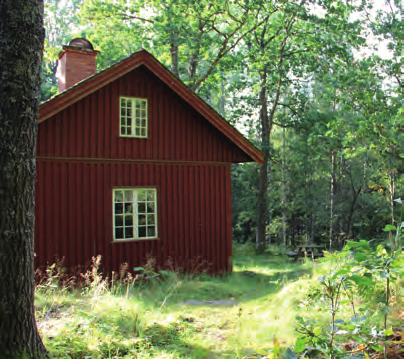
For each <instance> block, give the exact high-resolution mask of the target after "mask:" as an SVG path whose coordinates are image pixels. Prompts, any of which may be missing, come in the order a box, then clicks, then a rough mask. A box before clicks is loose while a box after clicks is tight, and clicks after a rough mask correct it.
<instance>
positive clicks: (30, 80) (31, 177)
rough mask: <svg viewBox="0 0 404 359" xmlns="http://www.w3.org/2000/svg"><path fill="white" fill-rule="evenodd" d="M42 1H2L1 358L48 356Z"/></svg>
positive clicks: (0, 147)
mask: <svg viewBox="0 0 404 359" xmlns="http://www.w3.org/2000/svg"><path fill="white" fill-rule="evenodd" d="M43 42H44V29H43V2H42V1H41V0H0V358H20V357H22V356H23V355H25V356H24V357H30V358H43V357H45V356H46V355H47V354H46V350H45V348H44V346H43V344H42V341H41V338H40V337H39V334H38V331H37V327H36V322H35V311H34V268H33V259H34V238H33V237H34V222H35V220H34V200H35V197H34V196H35V175H36V174H35V147H36V134H37V118H38V109H39V88H40V84H41V80H40V77H41V61H42V51H43Z"/></svg>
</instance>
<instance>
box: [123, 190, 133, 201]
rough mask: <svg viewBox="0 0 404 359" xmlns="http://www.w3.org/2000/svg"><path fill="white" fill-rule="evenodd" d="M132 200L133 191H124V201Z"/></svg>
mask: <svg viewBox="0 0 404 359" xmlns="http://www.w3.org/2000/svg"><path fill="white" fill-rule="evenodd" d="M132 201H133V192H132V191H125V202H132Z"/></svg>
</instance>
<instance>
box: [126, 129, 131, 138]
mask: <svg viewBox="0 0 404 359" xmlns="http://www.w3.org/2000/svg"><path fill="white" fill-rule="evenodd" d="M126 132H127V133H126V134H127V135H128V136H130V135H131V134H132V129H131V128H130V127H128V128H127V129H126Z"/></svg>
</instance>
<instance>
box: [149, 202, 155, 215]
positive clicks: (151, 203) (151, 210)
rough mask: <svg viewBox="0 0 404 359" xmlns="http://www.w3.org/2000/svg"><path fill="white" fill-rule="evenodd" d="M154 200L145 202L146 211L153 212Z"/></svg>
mask: <svg viewBox="0 0 404 359" xmlns="http://www.w3.org/2000/svg"><path fill="white" fill-rule="evenodd" d="M154 208H155V207H154V202H147V213H154Z"/></svg>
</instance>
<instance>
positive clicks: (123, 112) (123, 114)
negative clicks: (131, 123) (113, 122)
mask: <svg viewBox="0 0 404 359" xmlns="http://www.w3.org/2000/svg"><path fill="white" fill-rule="evenodd" d="M121 116H125V108H123V107H122V108H121Z"/></svg>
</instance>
